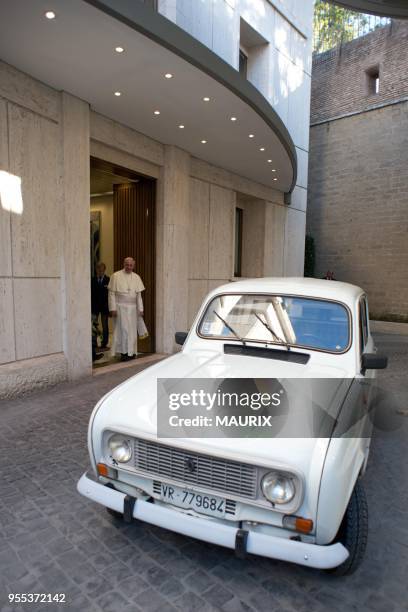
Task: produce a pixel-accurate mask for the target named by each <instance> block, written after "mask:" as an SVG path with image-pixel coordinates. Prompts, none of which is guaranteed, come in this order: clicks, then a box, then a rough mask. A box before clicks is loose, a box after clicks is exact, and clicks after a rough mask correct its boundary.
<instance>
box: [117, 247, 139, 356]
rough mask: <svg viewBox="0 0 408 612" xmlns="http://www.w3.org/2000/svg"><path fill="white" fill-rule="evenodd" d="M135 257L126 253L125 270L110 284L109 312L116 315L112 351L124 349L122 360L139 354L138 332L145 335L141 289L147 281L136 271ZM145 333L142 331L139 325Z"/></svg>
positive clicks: (120, 271) (119, 351) (120, 351)
mask: <svg viewBox="0 0 408 612" xmlns="http://www.w3.org/2000/svg"><path fill="white" fill-rule="evenodd" d="M134 267H135V260H134V259H133V258H132V257H126V259H125V260H124V262H123V270H119V271H118V272H115V273H114V274H112V276H111V277H110V282H109V285H108V291H109V294H108V297H109V313H110V315H111V316H112V317H113V318H114V331H113V342H112V348H111V353H112V355H115V354H117V353H121V356H122V357H121V358H122V361H127V360H128V359H134V358H135V357H136V355H137V334H138V329H139V335H146V334H147V330H146V327H145V325H144V321H143V300H142V291H144V288H145V287H144V285H143V282H142V279H141V278H140V276H139V275H138V274H135V272H133V268H134ZM141 327H142V329H143V328H144V329H143V331H144V332H145V334H143V333H142V334H140V329H141Z"/></svg>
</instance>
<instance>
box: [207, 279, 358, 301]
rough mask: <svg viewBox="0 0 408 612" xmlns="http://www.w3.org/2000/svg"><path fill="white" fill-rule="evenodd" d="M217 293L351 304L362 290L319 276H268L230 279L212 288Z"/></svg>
mask: <svg viewBox="0 0 408 612" xmlns="http://www.w3.org/2000/svg"><path fill="white" fill-rule="evenodd" d="M218 293H278V294H284V295H285V294H286V295H302V296H307V297H316V298H323V299H327V300H335V301H338V302H344V303H345V304H347V305H349V306H352V305H353V304H355V302H356V300H358V298H359V297H360V296H361V294H363V293H364V291H363V290H362V289H361V288H360V287H357V286H356V285H350V284H349V283H342V282H339V281H331V280H324V279H320V278H303V277H270V278H251V279H245V280H238V281H232V282H229V283H227V284H226V285H221V286H220V287H217V288H216V289H214V290H213V291H212V292H211V294H210V295H217V294H218Z"/></svg>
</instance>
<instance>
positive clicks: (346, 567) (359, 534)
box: [327, 480, 368, 576]
mask: <svg viewBox="0 0 408 612" xmlns="http://www.w3.org/2000/svg"><path fill="white" fill-rule="evenodd" d="M367 536H368V506H367V499H366V496H365V492H364V488H363V485H362V484H361V482H360V481H359V480H358V481H357V482H356V486H355V487H354V490H353V493H352V495H351V498H350V501H349V504H348V506H347V510H346V512H345V514H344V517H343V520H342V522H341V525H340V529H339V531H338V533H337V536H336V538H335V540H334V541H335V542H341V544H343V546H345V547H346V548H347V550H348V551H349V556H348V557H347V559H346V560H345V561H344V562H343V563H342V564H341V565H339V566H338V567H335V568H333V569H330V570H327V571H328V573H330V574H333V575H334V576H346V575H349V574H353V573H354V572H355V571H356V569H357V568H358V566H359V565H360V563H361V562H362V560H363V557H364V553H365V550H366V546H367Z"/></svg>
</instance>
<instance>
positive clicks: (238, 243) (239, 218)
mask: <svg viewBox="0 0 408 612" xmlns="http://www.w3.org/2000/svg"><path fill="white" fill-rule="evenodd" d="M243 219H244V211H243V209H242V208H236V209H235V254H234V276H238V277H240V276H242V232H243Z"/></svg>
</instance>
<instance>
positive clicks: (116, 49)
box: [115, 47, 124, 53]
mask: <svg viewBox="0 0 408 612" xmlns="http://www.w3.org/2000/svg"><path fill="white" fill-rule="evenodd" d="M115 51H116V53H123V52H124V48H123V47H115Z"/></svg>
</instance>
